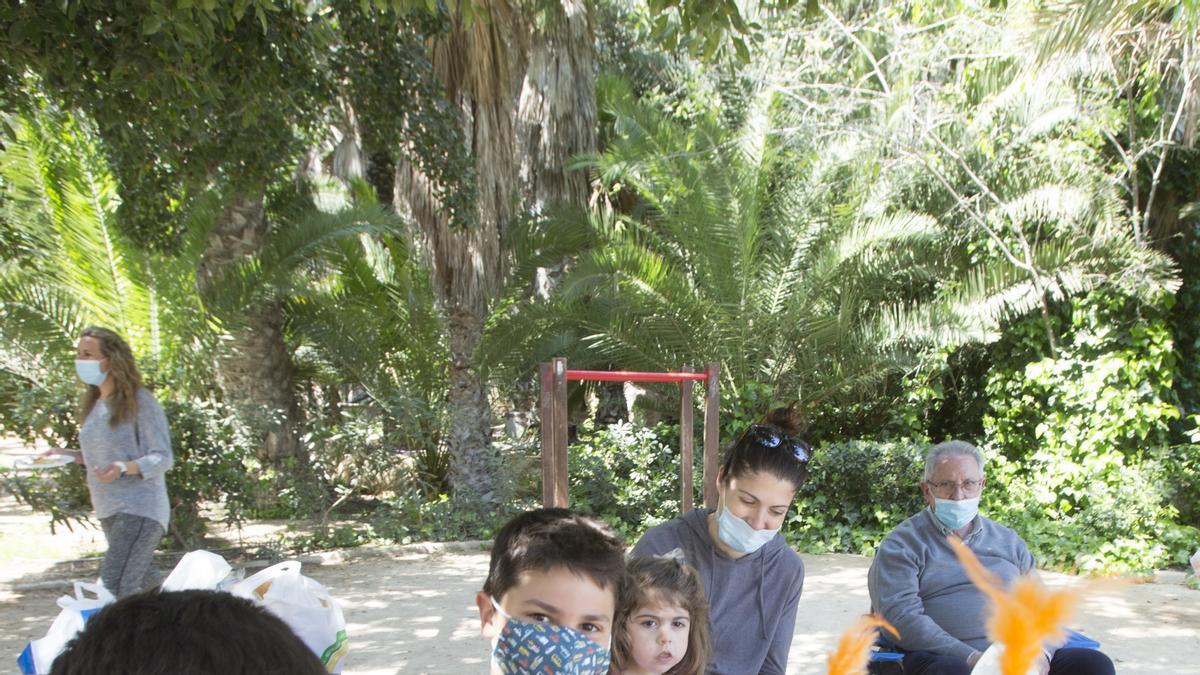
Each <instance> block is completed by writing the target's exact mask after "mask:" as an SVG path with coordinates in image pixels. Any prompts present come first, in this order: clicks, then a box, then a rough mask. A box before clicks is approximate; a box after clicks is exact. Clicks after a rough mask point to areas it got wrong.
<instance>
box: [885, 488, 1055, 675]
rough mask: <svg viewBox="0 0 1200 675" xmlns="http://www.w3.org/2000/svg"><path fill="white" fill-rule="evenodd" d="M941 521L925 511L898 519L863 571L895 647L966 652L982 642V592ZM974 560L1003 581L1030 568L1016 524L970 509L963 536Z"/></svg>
mask: <svg viewBox="0 0 1200 675" xmlns="http://www.w3.org/2000/svg"><path fill="white" fill-rule="evenodd" d="M950 534H951V531H950V530H948V529H946V527H944V526H943V525H942V524H941V523H940V522H938V520H937V518H935V517H934V516H933V514H932V513H931V512H930V511H929V509H923V510H922V511H921V512H920V513H918V514H916V515H915V516H913V517H911V518H909V519H908V520H906V521H904V522H903V523H900V525H898V526H897V527H896V529H895V530H892V533H891V534H889V535H888V536H887V538H886V539H884V540H883V543H882V544H880V545H879V552H878V553H877V554H876V555H875V560H874V562H872V563H871V571H870V572H869V573H868V574H867V588H868V590H869V591H870V593H871V610H872V611H874V612H877V613H879V614H881V615H883V618H885V619H887V620H888V622H890V623H891V624H892V625H893V626H895V627H896V630H897V631H899V632H900V639H899V640H896V639H895V638H894V637H893V636H891V635H889V636H888V638H889V639H891V640H892V641H894V642H895V643H896V644H897V645H899V646H900V648H901V649H904V650H906V651H910V652H917V651H931V652H935V653H938V654H948V655H951V656H957V657H959V658H962V659H963V660H966V659H967V658H968V657H970V656H971V653H972V652H974V651H976V650H978V651H983V650H985V649H987V648H988V645H989V644H991V642H990V641H989V640H988V639H987V629H986V628H985V625H984V624H985V622H986V620H987V599H986V597H985V596H984V594H983V593H982V592H981V591H980V590H979V589H978V588H976V587H975V586H974V584H972V583H971V580H970V579H968V578H967V573H966V572H965V571H964V570H963V566H962V564H961V563H959V561H958V558H956V557H955V556H954V550H953V549H951V548H950V544H949V542H948V541H947V540H946V537H947V536H948V535H950ZM963 542H964V543H966V545H967V546H968V547H969V548H970V549H971V551H972V552H973V553H974V554H975V556H976V557H977V558H979V562H980V563H982V564H983V566H984V567H986V568H987V569H988V570H989V571H991V572H992V573H993V574H995V575H996V576H997V577H999V578H1000V579H1001V580H1002V582H1003V583H1004V584H1005V585H1008V584H1010V583H1011V582H1012V581H1013V580H1014V579H1016V578H1017V577H1018V576H1020V575H1021V574H1023V573H1025V572H1028V571H1029V570H1031V569H1033V564H1034V563H1033V556H1032V555H1031V554H1030V553H1029V547H1027V546H1026V545H1025V542H1024V541H1023V540H1022V539H1021V538H1020V537H1019V536H1017V533H1016V532H1013V531H1012V530H1010V529H1008V528H1007V527H1004V526H1003V525H999V524H997V523H995V522H994V521H991V520H988V519H987V518H984V517H983V516H976V517H975V520H973V521H971V530H970V531H969V532H968V534H967V536H966V537H965V538H964V539H963Z"/></svg>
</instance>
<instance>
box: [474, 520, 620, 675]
mask: <svg viewBox="0 0 1200 675" xmlns="http://www.w3.org/2000/svg"><path fill="white" fill-rule="evenodd" d="M624 574H625V552H624V546H623V545H622V542H621V540H620V539H618V538H617V537H616V535H614V534H613V532H612V530H611V529H609V528H608V526H606V525H604V524H603V523H601V522H599V521H597V520H594V519H592V518H587V517H585V516H580V515H578V514H575V513H572V512H571V511H568V510H567V509H537V510H534V511H528V512H526V513H522V514H520V515H518V516H516V517H515V518H513V519H512V520H510V521H508V523H506V524H505V525H504V527H502V528H500V531H499V532H498V533H497V534H496V541H495V543H494V544H493V546H492V558H491V563H490V564H489V566H488V576H487V581H485V582H484V584H483V590H482V591H480V592H479V593H477V594H476V595H475V604H476V606H477V607H478V608H479V618H480V621H481V623H482V630H481V631H480V632H481V634H482V635H483V637H485V638H489V639H490V640H491V641H492V670H491V672H492V673H493V674H496V673H504V674H513V673H520V674H524V673H534V672H536V673H546V672H553V673H566V674H570V675H585V674H587V675H591V674H595V675H600V674H602V673H607V672H608V667H609V662H610V661H611V654H610V652H609V648H610V647H611V645H612V627H613V617H614V616H615V614H616V604H617V595H618V593H619V591H620V587H621V581H622V578H623V577H624Z"/></svg>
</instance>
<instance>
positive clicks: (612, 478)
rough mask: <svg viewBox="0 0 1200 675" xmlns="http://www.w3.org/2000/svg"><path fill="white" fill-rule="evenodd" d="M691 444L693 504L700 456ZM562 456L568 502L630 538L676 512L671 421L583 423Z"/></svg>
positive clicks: (675, 435)
mask: <svg viewBox="0 0 1200 675" xmlns="http://www.w3.org/2000/svg"><path fill="white" fill-rule="evenodd" d="M698 440H699V438H697V441H698ZM697 446H698V447H697V448H696V452H695V462H694V465H693V468H692V471H693V474H692V475H693V480H694V486H695V494H694V496H693V500H694V501H693V503H694V504H695V505H697V506H698V505H700V504H702V503H703V496H702V493H703V481H702V476H703V472H704V456H703V452H702V450H701V449H700V447H699V443H698V444H697ZM568 461H569V472H568V474H569V476H570V494H571V507H572V508H575V509H578V510H580V511H584V512H587V513H591V514H593V515H595V516H597V517H599V518H601V519H602V520H604V521H606V522H607V523H608V524H610V525H612V526H613V528H614V529H616V530H617V531H618V532H619V533H621V535H623V536H624V537H625V538H626V541H628V542H630V543H632V542H635V541H637V538H638V537H640V536H641V535H642V533H643V532H645V531H646V530H647V529H648V528H650V527H652V526H654V525H657V524H658V523H661V522H664V521H667V520H670V519H671V518H674V517H675V516H678V515H679V514H680V492H679V488H680V484H679V429H678V427H676V426H671V425H666V424H659V425H657V426H654V427H642V426H634V425H631V424H628V423H624V422H623V423H619V424H615V425H613V426H610V427H606V428H601V429H592V428H590V427H586V426H585V427H584V428H583V429H582V430H581V433H580V435H579V441H578V442H577V443H576V444H574V445H572V446H571V447H570V448H569V449H568Z"/></svg>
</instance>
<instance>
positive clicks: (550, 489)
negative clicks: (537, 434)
mask: <svg viewBox="0 0 1200 675" xmlns="http://www.w3.org/2000/svg"><path fill="white" fill-rule="evenodd" d="M551 368H552V366H551V364H549V363H541V364H538V375H539V377H538V382H539V386H540V388H541V392H540V395H539V405H538V412H539V414H540V415H541V417H542V421H541V436H542V506H554V485H555V483H554V481H555V479H556V477H557V476H558V472H557V471H556V470H555V468H554V460H555V457H556V456H555V454H554V429H555V427H556V426H557V423H556V422H555V421H554V371H553V370H551Z"/></svg>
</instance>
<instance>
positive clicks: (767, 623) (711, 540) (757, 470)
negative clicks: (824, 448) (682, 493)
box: [631, 408, 812, 674]
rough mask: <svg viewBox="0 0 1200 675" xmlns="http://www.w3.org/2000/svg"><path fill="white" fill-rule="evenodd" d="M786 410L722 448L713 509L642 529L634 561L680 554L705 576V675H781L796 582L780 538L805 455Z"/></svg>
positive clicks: (795, 421)
mask: <svg viewBox="0 0 1200 675" xmlns="http://www.w3.org/2000/svg"><path fill="white" fill-rule="evenodd" d="M799 430H800V415H799V413H797V412H796V410H795V409H794V408H778V409H776V410H773V411H771V413H770V414H768V415H767V418H766V419H765V420H764V421H763V423H762V424H755V425H753V426H751V427H750V428H749V429H747V430H746V432H745V433H744V434H742V435H741V437H740V438H738V440H737V441H735V442H734V443H733V445H732V446H730V448H729V449H728V450H727V451H726V455H725V459H724V461H723V462H722V463H721V468H720V469H719V470H718V471H717V493H718V495H719V499H718V504H717V509H716V510H715V511H709V510H708V509H704V508H698V509H694V510H692V511H691V512H689V513H685V514H684V515H682V516H680V517H678V518H675V519H673V520H670V521H667V522H665V523H663V524H661V525H658V526H656V527H653V528H651V529H650V530H649V531H647V532H646V534H645V535H643V536H642V538H641V540H639V541H638V543H637V545H636V546H635V547H634V548H633V553H632V554H631V555H632V556H634V557H641V556H651V555H663V554H666V553H667V552H668V551H671V550H673V549H677V548H679V549H683V552H684V555H685V557H686V558H687V560H688V562H689V563H691V564H692V565H694V566H695V567H696V568H697V569H698V570H699V571H700V576H701V577H702V578H703V580H704V588H705V591H706V592H707V594H708V605H709V616H710V617H711V623H712V656H711V658H710V660H709V663H708V672H709V673H722V674H730V673H734V674H741V673H783V672H784V671H785V670H786V668H787V657H788V649H789V648H790V647H791V644H792V631H793V630H794V628H795V624H796V604H797V602H798V601H799V600H800V591H801V589H802V588H803V586H804V563H803V562H801V560H800V556H799V555H798V554H797V553H796V552H795V551H793V550H792V549H791V548H790V547H789V546H788V545H787V543H786V542H785V541H784V539H783V536H782V535H780V534H779V529H780V528H781V527H782V526H783V522H784V520H785V519H786V517H787V512H788V509H789V508H790V507H791V505H792V499H793V498H794V497H795V496H796V490H798V489H800V487H801V486H802V485H804V483H805V482H806V481H807V480H808V460H809V457H810V456H811V453H812V449H811V448H810V447H809V445H808V444H807V443H805V442H804V441H802V440H800V439H799V438H797V437H796V434H797V433H798V432H799Z"/></svg>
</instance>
